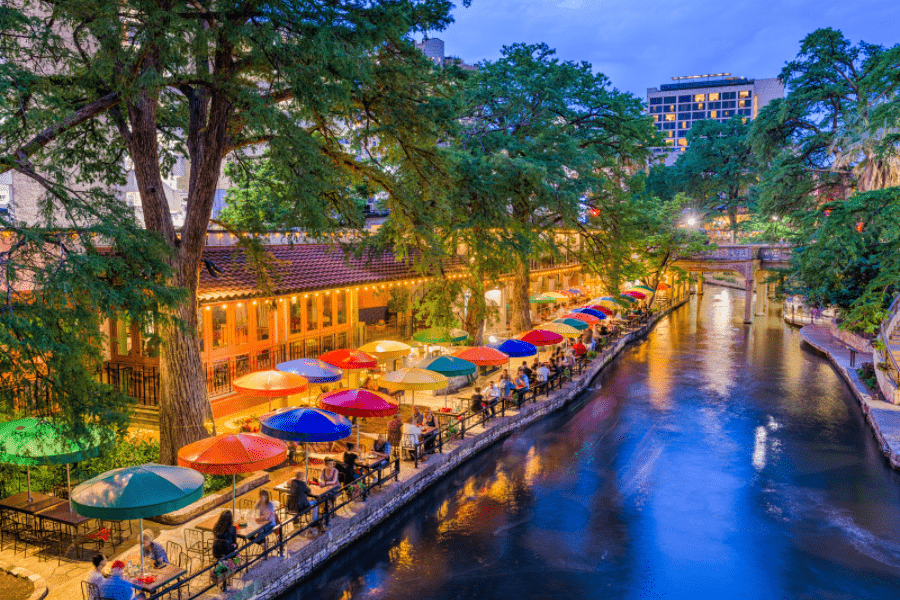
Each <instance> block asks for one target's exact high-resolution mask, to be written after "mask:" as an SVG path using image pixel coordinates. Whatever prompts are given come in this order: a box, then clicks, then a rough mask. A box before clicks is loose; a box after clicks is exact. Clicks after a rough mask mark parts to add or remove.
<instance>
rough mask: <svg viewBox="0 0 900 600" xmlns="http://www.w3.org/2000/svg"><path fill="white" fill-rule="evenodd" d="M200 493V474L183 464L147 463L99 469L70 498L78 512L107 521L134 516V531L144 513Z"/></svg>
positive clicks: (165, 510) (153, 512)
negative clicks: (100, 471) (136, 520)
mask: <svg viewBox="0 0 900 600" xmlns="http://www.w3.org/2000/svg"><path fill="white" fill-rule="evenodd" d="M202 497H203V475H202V474H200V473H198V472H197V471H195V470H193V469H186V468H184V467H172V466H169V465H158V464H156V463H147V464H143V465H137V466H134V467H125V468H123V469H113V470H112V471H107V472H106V473H101V474H100V475H97V476H96V477H94V478H93V479H89V480H87V481H85V482H84V483H82V484H81V485H79V486H76V487H75V489H74V490H72V494H71V501H72V504H73V505H74V506H75V512H77V513H78V514H79V515H82V516H85V517H88V518H90V519H108V520H111V521H127V520H129V519H138V520H139V522H140V526H139V529H138V531H143V530H144V517H156V516H159V515H164V514H166V513H168V512H172V511H173V510H178V509H179V508H184V507H185V506H187V505H188V504H191V503H193V502H196V501H197V500H199V499H200V498H202ZM141 572H144V552H143V550H142V551H141Z"/></svg>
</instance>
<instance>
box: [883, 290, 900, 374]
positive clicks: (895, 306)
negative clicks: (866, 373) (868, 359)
mask: <svg viewBox="0 0 900 600" xmlns="http://www.w3.org/2000/svg"><path fill="white" fill-rule="evenodd" d="M898 313H900V295H898V296H897V297H896V298H894V301H893V302H892V303H891V306H890V308H888V314H887V317H886V318H885V319H884V320H883V321H882V322H881V325H880V326H879V328H878V329H879V331H878V339H880V340H881V343H883V344H884V352H882V353H881V354H884V355H886V356H885V357H884V360H886V361H888V362H889V363H890V365H891V367H893V368H892V369H891V370H889V371H888V372H887V376H888V378H889V379H890V380H891V383H892V384H893V385H894V387H895V388H897V387H900V367H898V366H897V359H896V358H894V353H893V352H891V343H890V342H891V339H890V337H891V336H890V334H891V332H890V331H888V330H892V329H894V326H895V325H896V323H897V319H898ZM885 323H887V327H888V330H886V329H885V327H884V325H885Z"/></svg>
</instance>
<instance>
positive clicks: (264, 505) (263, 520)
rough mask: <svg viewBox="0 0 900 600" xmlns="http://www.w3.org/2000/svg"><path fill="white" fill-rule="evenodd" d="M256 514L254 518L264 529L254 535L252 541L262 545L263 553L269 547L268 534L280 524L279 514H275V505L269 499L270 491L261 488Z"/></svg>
mask: <svg viewBox="0 0 900 600" xmlns="http://www.w3.org/2000/svg"><path fill="white" fill-rule="evenodd" d="M255 509H256V516H254V517H253V520H254V521H255V522H256V524H257V525H262V526H263V527H262V529H260V530H259V532H258V533H257V534H256V535H255V536H253V539H252V540H250V541H252V542H256V543H257V544H259V545H260V546H262V551H263V553H265V552H267V551H268V549H269V540H268V535H269V534H270V533H272V531H274V529H275V527H276V526H277V525H278V516H277V515H276V514H275V505H274V504H272V501H271V500H270V499H269V492H268V491H266V490H259V500H257V501H256V508H255Z"/></svg>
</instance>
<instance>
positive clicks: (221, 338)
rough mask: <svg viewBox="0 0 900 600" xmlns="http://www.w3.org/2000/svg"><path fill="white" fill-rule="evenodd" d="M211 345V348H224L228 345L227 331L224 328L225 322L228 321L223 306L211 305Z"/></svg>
mask: <svg viewBox="0 0 900 600" xmlns="http://www.w3.org/2000/svg"><path fill="white" fill-rule="evenodd" d="M211 313H212V315H211V316H212V347H213V348H224V347H225V346H227V345H228V335H227V333H228V331H227V329H226V324H227V322H228V318H227V316H226V313H225V307H224V306H213V307H212V311H211Z"/></svg>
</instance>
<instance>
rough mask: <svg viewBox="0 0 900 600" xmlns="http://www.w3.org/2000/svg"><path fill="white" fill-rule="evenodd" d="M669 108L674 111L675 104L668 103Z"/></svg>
mask: <svg viewBox="0 0 900 600" xmlns="http://www.w3.org/2000/svg"><path fill="white" fill-rule="evenodd" d="M669 110H670V111H672V112H675V105H674V104H670V105H669Z"/></svg>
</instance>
